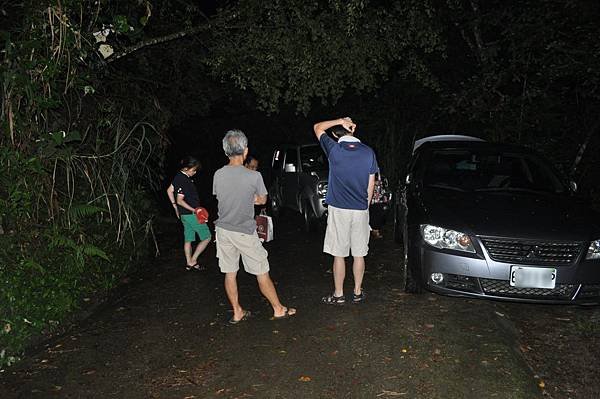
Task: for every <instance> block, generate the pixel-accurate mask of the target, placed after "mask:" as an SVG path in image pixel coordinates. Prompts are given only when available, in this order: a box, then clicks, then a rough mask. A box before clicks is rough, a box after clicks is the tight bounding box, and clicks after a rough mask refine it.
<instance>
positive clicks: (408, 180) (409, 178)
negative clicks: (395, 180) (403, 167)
mask: <svg viewBox="0 0 600 399" xmlns="http://www.w3.org/2000/svg"><path fill="white" fill-rule="evenodd" d="M411 180H412V175H411V174H410V173H409V174H407V175H406V179H405V180H404V183H406V185H409V184H410V182H411Z"/></svg>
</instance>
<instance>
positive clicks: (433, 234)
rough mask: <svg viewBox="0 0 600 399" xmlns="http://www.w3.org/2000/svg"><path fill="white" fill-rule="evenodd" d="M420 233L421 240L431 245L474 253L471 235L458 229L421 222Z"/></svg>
mask: <svg viewBox="0 0 600 399" xmlns="http://www.w3.org/2000/svg"><path fill="white" fill-rule="evenodd" d="M421 235H422V236H423V240H424V241H425V242H426V243H427V244H429V245H431V246H432V247H436V248H440V249H453V250H456V251H465V252H472V253H475V247H474V246H473V242H472V241H471V237H469V236H468V235H467V234H465V233H461V232H460V231H455V230H448V229H445V228H443V227H438V226H432V225H430V224H422V225H421Z"/></svg>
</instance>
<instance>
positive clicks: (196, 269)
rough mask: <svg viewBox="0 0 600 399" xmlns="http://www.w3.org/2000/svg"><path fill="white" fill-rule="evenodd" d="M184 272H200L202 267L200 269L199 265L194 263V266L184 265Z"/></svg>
mask: <svg viewBox="0 0 600 399" xmlns="http://www.w3.org/2000/svg"><path fill="white" fill-rule="evenodd" d="M185 270H187V271H188V272H189V271H191V270H195V271H200V270H202V267H200V265H199V264H197V263H196V264H193V265H191V266H190V265H186V266H185Z"/></svg>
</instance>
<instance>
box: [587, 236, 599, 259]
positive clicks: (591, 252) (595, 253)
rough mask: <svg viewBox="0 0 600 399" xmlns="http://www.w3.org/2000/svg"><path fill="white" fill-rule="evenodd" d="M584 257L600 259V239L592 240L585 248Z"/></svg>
mask: <svg viewBox="0 0 600 399" xmlns="http://www.w3.org/2000/svg"><path fill="white" fill-rule="evenodd" d="M585 258H586V259H600V240H596V241H592V242H591V243H590V247H589V248H588V250H587V255H586V256H585Z"/></svg>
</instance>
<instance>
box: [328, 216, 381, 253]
mask: <svg viewBox="0 0 600 399" xmlns="http://www.w3.org/2000/svg"><path fill="white" fill-rule="evenodd" d="M327 212H328V215H327V230H326V231H325V242H324V243H323V252H326V253H328V254H331V255H333V256H343V257H346V256H348V255H350V253H352V256H366V255H367V253H368V252H369V235H370V232H371V228H370V227H369V210H368V209H365V210H355V209H340V208H335V207H333V206H331V205H330V206H329V207H328V211H327Z"/></svg>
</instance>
